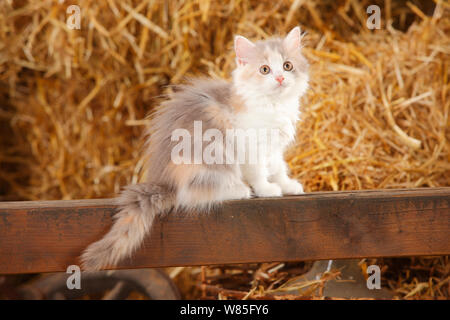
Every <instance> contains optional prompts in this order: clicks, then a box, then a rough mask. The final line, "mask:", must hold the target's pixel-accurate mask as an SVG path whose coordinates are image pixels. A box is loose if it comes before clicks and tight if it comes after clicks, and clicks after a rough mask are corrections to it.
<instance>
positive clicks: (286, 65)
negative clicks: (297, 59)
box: [283, 61, 293, 71]
mask: <svg viewBox="0 0 450 320" xmlns="http://www.w3.org/2000/svg"><path fill="white" fill-rule="evenodd" d="M283 68H284V70H286V71H291V70H292V68H293V65H292V63H291V62H289V61H286V62H285V63H284V64H283Z"/></svg>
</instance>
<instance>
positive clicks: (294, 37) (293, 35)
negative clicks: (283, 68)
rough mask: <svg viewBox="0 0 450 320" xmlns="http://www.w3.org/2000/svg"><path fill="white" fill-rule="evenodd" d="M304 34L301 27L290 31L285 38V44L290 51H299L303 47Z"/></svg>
mask: <svg viewBox="0 0 450 320" xmlns="http://www.w3.org/2000/svg"><path fill="white" fill-rule="evenodd" d="M301 42H302V34H301V31H300V27H298V26H297V27H295V28H294V29H292V30H291V31H289V33H288V35H287V36H286V38H284V40H283V44H284V46H285V47H286V49H287V50H288V51H294V52H295V51H299V50H300V49H301V47H302V43H301Z"/></svg>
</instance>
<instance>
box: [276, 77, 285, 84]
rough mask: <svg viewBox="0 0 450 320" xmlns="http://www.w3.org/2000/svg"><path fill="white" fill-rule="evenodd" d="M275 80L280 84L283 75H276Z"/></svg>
mask: <svg viewBox="0 0 450 320" xmlns="http://www.w3.org/2000/svg"><path fill="white" fill-rule="evenodd" d="M275 80H277V81H278V83H279V84H282V83H283V80H284V77H283V76H276V77H275Z"/></svg>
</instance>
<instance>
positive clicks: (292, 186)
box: [280, 179, 305, 195]
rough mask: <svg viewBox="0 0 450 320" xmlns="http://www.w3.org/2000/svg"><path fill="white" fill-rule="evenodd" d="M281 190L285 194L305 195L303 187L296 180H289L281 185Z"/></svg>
mask: <svg viewBox="0 0 450 320" xmlns="http://www.w3.org/2000/svg"><path fill="white" fill-rule="evenodd" d="M280 187H281V190H282V191H283V194H294V195H295V194H302V193H305V192H304V191H303V186H302V185H301V183H300V182H298V181H297V180H294V179H289V180H286V181H284V182H283V183H280Z"/></svg>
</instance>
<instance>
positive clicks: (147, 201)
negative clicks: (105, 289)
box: [81, 184, 174, 271]
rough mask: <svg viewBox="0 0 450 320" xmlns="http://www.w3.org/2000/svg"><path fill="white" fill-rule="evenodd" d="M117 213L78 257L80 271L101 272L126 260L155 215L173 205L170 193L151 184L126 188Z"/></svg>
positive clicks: (148, 228)
mask: <svg viewBox="0 0 450 320" xmlns="http://www.w3.org/2000/svg"><path fill="white" fill-rule="evenodd" d="M117 204H118V205H119V211H118V212H117V214H116V215H115V216H114V220H115V222H114V225H113V226H112V228H111V230H110V231H109V232H108V233H107V234H106V235H105V236H104V237H103V239H101V240H99V241H97V242H94V243H92V244H91V245H89V247H88V248H87V249H86V250H85V251H84V252H83V254H82V255H81V261H82V269H83V270H86V271H95V270H100V269H103V268H105V267H112V266H114V265H116V264H117V263H118V262H119V261H120V260H121V259H123V258H126V257H129V256H130V255H131V254H132V253H133V252H134V251H135V250H136V249H137V248H138V247H139V245H140V244H141V243H142V241H143V239H144V237H145V235H146V234H147V233H148V232H149V231H150V229H151V227H152V224H153V220H154V219H155V216H156V215H158V214H161V213H164V212H166V211H168V210H169V209H170V208H171V207H172V206H173V205H174V196H173V194H172V193H171V192H170V191H168V190H166V189H165V188H163V187H161V186H157V185H152V184H137V185H130V186H128V187H126V188H125V189H124V190H123V191H122V193H121V194H120V196H119V197H118V198H117Z"/></svg>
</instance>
